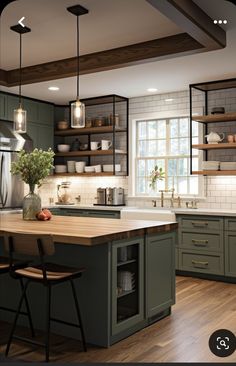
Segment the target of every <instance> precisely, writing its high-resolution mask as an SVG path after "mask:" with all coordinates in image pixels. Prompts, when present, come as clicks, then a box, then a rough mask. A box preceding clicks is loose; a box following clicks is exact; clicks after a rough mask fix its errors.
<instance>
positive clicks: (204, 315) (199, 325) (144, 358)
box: [0, 276, 236, 363]
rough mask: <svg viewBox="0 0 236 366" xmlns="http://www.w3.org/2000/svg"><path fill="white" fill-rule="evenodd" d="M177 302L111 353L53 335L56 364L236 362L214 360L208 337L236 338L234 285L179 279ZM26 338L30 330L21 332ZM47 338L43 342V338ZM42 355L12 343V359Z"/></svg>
mask: <svg viewBox="0 0 236 366" xmlns="http://www.w3.org/2000/svg"><path fill="white" fill-rule="evenodd" d="M176 285H177V303H176V305H175V306H174V307H173V308H172V315H171V316H169V317H167V318H165V319H162V320H161V321H159V322H158V323H155V324H153V325H151V326H149V327H147V328H145V329H143V330H142V331H139V332H137V333H136V334H134V335H132V336H130V337H129V338H127V339H124V340H123V341H121V342H119V343H117V344H115V345H113V346H112V347H110V348H109V349H104V348H98V347H93V346H89V347H88V352H87V353H84V352H82V351H80V350H81V344H79V342H77V341H76V340H74V339H68V338H64V337H61V336H57V335H53V336H52V343H53V348H52V355H51V361H52V362H64V363H68V362H70V363H75V362H77V363H78V362H84V363H91V362H102V363H105V362H107V363H109V362H222V361H223V362H236V353H234V354H233V355H231V356H230V357H227V358H224V359H222V358H218V357H216V356H214V355H213V354H212V353H211V352H210V350H209V348H208V339H209V336H210V335H211V334H212V333H213V332H214V331H215V330H216V329H220V328H226V329H229V330H231V331H232V332H234V333H235V334H236V286H235V284H227V283H223V282H215V281H208V280H202V279H197V278H191V277H181V276H178V277H177V278H176ZM8 332H9V324H6V323H3V322H2V323H1V324H0V354H3V353H4V350H5V343H6V340H7V334H8ZM20 332H21V333H22V334H25V332H26V330H25V329H23V328H21V329H20ZM42 339H43V338H42ZM43 357H44V354H43V351H42V350H38V349H37V350H35V349H32V347H31V346H28V345H25V344H22V343H18V342H15V341H14V344H13V345H12V348H11V350H10V359H11V361H13V360H14V359H16V360H18V361H41V360H42V359H43Z"/></svg>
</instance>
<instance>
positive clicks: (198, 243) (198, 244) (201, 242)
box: [192, 239, 208, 247]
mask: <svg viewBox="0 0 236 366" xmlns="http://www.w3.org/2000/svg"><path fill="white" fill-rule="evenodd" d="M192 243H193V245H195V246H196V247H205V246H206V245H207V244H208V240H197V239H192Z"/></svg>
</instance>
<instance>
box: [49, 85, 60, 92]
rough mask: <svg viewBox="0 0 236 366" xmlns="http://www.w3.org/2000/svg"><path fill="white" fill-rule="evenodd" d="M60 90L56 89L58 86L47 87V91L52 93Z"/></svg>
mask: <svg viewBox="0 0 236 366" xmlns="http://www.w3.org/2000/svg"><path fill="white" fill-rule="evenodd" d="M59 89H60V88H58V86H49V88H48V90H53V91H56V90H59Z"/></svg>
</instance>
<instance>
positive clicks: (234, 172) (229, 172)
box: [192, 170, 236, 175]
mask: <svg viewBox="0 0 236 366" xmlns="http://www.w3.org/2000/svg"><path fill="white" fill-rule="evenodd" d="M192 174H193V175H196V174H197V175H236V170H200V171H193V172H192Z"/></svg>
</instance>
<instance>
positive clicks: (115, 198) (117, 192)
mask: <svg viewBox="0 0 236 366" xmlns="http://www.w3.org/2000/svg"><path fill="white" fill-rule="evenodd" d="M124 204H125V202H124V188H121V187H119V188H117V187H114V188H110V187H109V188H107V189H106V205H108V206H123V205H124Z"/></svg>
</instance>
